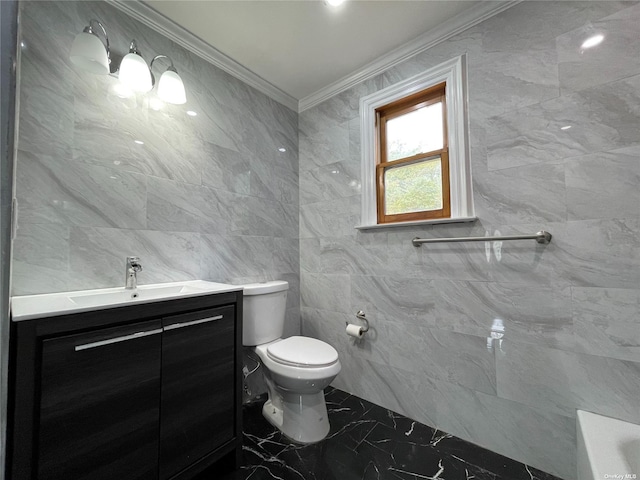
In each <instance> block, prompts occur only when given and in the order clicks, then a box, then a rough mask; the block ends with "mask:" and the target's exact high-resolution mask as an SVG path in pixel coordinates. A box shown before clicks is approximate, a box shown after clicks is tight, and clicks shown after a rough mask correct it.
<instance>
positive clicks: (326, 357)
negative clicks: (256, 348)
mask: <svg viewBox="0 0 640 480" xmlns="http://www.w3.org/2000/svg"><path fill="white" fill-rule="evenodd" d="M267 355H269V357H270V358H271V359H272V360H274V361H276V362H279V363H283V364H285V365H294V366H298V367H324V366H328V365H332V364H334V363H336V362H337V361H338V352H337V351H336V349H335V348H333V347H332V346H331V345H329V344H328V343H324V342H323V341H321V340H316V339H315V338H309V337H289V338H285V339H284V340H280V341H279V342H275V343H274V344H272V345H269V346H268V347H267Z"/></svg>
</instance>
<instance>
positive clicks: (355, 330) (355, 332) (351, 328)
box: [347, 323, 364, 338]
mask: <svg viewBox="0 0 640 480" xmlns="http://www.w3.org/2000/svg"><path fill="white" fill-rule="evenodd" d="M363 333H364V332H363V331H362V327H361V326H360V325H354V324H353V323H350V324H349V325H347V335H349V336H350V337H356V338H362V335H363Z"/></svg>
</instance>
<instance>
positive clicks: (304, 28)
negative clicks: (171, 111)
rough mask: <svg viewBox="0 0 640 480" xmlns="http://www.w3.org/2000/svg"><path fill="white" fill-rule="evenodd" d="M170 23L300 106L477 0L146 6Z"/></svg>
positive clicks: (258, 0) (254, 0)
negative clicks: (278, 90)
mask: <svg viewBox="0 0 640 480" xmlns="http://www.w3.org/2000/svg"><path fill="white" fill-rule="evenodd" d="M145 3H146V4H147V5H148V6H150V7H151V8H153V9H154V10H156V11H157V12H158V13H160V14H161V15H163V16H165V17H167V18H168V19H169V20H171V21H173V22H175V23H176V24H178V25H179V26H181V27H182V28H184V29H185V30H187V31H188V32H190V33H192V34H193V35H195V36H196V37H199V38H200V39H201V40H203V41H204V42H205V43H206V44H208V45H210V46H212V47H213V48H215V49H217V50H218V51H220V52H222V53H223V54H225V55H227V56H228V57H230V58H231V59H233V60H235V61H236V62H238V63H239V64H241V65H242V66H244V67H246V68H247V69H248V70H250V71H251V72H253V73H255V74H256V75H258V76H259V77H261V78H262V79H264V80H266V81H267V82H269V83H270V84H272V85H274V86H275V87H277V88H278V89H280V90H281V91H283V92H285V93H286V94H288V95H289V96H291V97H293V98H295V99H297V100H301V99H304V98H305V97H309V96H311V95H313V94H314V93H316V92H319V91H320V90H322V89H323V88H326V87H328V86H329V85H331V84H333V83H334V82H337V81H338V80H341V79H343V78H344V77H347V76H349V75H350V74H352V73H354V72H357V71H358V70H360V69H362V67H364V66H366V65H367V64H370V63H371V62H373V61H375V60H376V59H378V58H379V57H381V56H383V55H385V54H387V53H389V52H390V51H392V50H394V49H396V48H398V47H400V46H401V45H404V44H406V43H407V42H410V41H411V40H413V39H415V38H416V37H418V36H420V35H421V34H424V33H425V32H428V31H430V30H432V29H434V28H436V27H438V26H439V25H440V24H442V23H443V22H445V21H447V20H448V19H451V18H453V17H454V16H456V15H457V14H459V13H461V12H462V11H463V10H465V9H469V8H470V7H472V6H473V5H474V3H478V2H477V1H476V2H474V1H458V0H446V1H435V0H434V1H431V0H413V1H405V0H395V1H376V0H347V2H345V3H344V4H342V5H340V6H338V7H331V6H329V5H327V4H326V3H325V2H323V1H320V0H289V1H271V0H226V1H211V0H210V1H202V0H199V1H193V0H148V1H146V2H145Z"/></svg>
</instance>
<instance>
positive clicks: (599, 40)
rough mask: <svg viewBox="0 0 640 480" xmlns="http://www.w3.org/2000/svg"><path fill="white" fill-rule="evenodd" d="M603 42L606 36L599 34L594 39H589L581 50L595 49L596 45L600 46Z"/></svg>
mask: <svg viewBox="0 0 640 480" xmlns="http://www.w3.org/2000/svg"><path fill="white" fill-rule="evenodd" d="M603 40H604V35H602V34H601V33H599V34H597V35H594V36H592V37H589V38H587V39H586V40H585V41H584V42H583V43H582V46H581V47H580V48H582V49H583V50H584V49H587V48H591V47H595V46H596V45H600V44H601V43H602V41H603Z"/></svg>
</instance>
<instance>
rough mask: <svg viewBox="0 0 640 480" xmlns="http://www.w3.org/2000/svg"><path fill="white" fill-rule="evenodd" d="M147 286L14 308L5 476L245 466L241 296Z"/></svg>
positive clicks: (107, 475)
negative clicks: (220, 464) (221, 463)
mask: <svg viewBox="0 0 640 480" xmlns="http://www.w3.org/2000/svg"><path fill="white" fill-rule="evenodd" d="M187 284H190V285H187ZM172 285H173V286H174V287H175V288H173V290H171V289H169V290H167V286H172ZM184 285H187V286H188V288H182V287H181V286H184ZM150 287H154V286H149V287H140V288H139V289H137V290H136V291H135V293H133V292H132V291H131V290H128V291H127V290H124V289H108V290H103V291H94V292H93V293H91V292H89V293H87V292H75V295H74V294H69V293H66V294H55V295H37V296H33V297H15V298H14V299H13V301H12V315H13V322H12V340H11V342H12V343H11V353H10V355H11V359H10V362H11V367H10V371H11V372H12V373H11V379H10V385H11V387H12V388H11V401H10V407H9V415H10V426H9V437H8V440H9V451H8V458H9V462H8V469H9V474H8V476H7V478H11V479H13V480H21V479H39V480H45V479H47V480H48V479H87V480H89V479H91V480H100V479H104V480H107V479H108V480H113V479H118V480H127V479H150V480H151V479H154V480H157V479H161V480H166V479H188V478H192V477H193V476H195V475H196V474H197V473H199V472H201V471H202V470H204V469H205V468H207V467H209V466H211V465H213V464H214V463H216V462H218V461H221V460H224V461H230V462H233V463H235V465H236V466H239V462H240V456H241V448H242V445H241V442H242V426H241V425H242V424H241V402H242V394H241V388H242V377H241V375H242V370H241V369H242V357H241V341H242V289H241V287H235V286H232V285H224V284H215V283H210V282H183V283H181V284H163V285H158V286H155V287H156V288H155V290H154V288H150ZM162 288H164V289H165V290H164V291H163V292H161V290H160V289H162ZM95 292H97V293H95ZM159 292H160V293H159ZM134 295H135V296H134ZM65 296H66V298H63V297H65ZM36 297H39V298H40V299H41V298H42V297H50V298H48V299H45V303H47V302H48V306H47V305H44V306H37V305H35V304H34V302H36V303H37V301H39V300H38V299H36ZM54 297H55V298H54ZM58 297H60V298H58ZM25 299H26V300H25ZM105 299H108V300H106V305H105Z"/></svg>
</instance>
